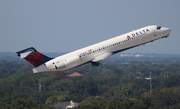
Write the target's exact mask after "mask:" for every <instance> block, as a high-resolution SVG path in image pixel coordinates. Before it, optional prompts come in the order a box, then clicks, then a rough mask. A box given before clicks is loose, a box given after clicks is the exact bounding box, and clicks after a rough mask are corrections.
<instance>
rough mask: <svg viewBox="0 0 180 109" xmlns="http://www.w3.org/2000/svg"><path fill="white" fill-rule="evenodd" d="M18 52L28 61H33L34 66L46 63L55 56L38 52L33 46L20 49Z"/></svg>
mask: <svg viewBox="0 0 180 109" xmlns="http://www.w3.org/2000/svg"><path fill="white" fill-rule="evenodd" d="M16 53H17V55H18V56H19V57H20V58H24V59H25V60H26V61H28V62H29V63H31V64H32V65H33V66H34V67H38V66H40V65H42V64H44V63H45V62H47V61H49V60H51V59H53V58H50V57H48V56H46V55H44V54H42V53H40V52H38V51H37V50H36V49H35V48H33V47H30V48H27V49H24V50H21V51H18V52H16Z"/></svg>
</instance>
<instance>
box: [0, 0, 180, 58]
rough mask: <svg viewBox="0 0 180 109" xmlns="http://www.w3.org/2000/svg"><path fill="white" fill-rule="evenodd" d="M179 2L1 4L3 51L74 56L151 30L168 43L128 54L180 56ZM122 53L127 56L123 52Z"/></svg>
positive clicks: (2, 0) (14, 0)
mask: <svg viewBox="0 0 180 109" xmlns="http://www.w3.org/2000/svg"><path fill="white" fill-rule="evenodd" d="M179 4H180V1H179V0H146V1H145V0H111V1H110V0H0V52H16V51H19V50H22V49H25V48H28V47H35V48H36V49H37V50H38V51H40V52H71V51H74V50H77V49H80V48H83V47H86V46H89V45H91V44H95V43H97V42H100V41H103V40H106V39H109V38H112V37H115V36H118V35H121V34H124V33H127V32H130V31H132V30H135V29H139V28H141V27H144V26H148V25H154V24H155V25H161V26H164V27H168V28H171V34H170V36H169V37H168V38H164V39H160V40H157V41H154V42H153V43H148V44H146V45H145V46H139V47H136V48H133V49H130V50H127V51H125V53H158V54H161V53H163V54H180V49H179V47H180V35H179V32H180V27H179V26H180V12H179V11H180V5H179ZM123 53H124V52H123Z"/></svg>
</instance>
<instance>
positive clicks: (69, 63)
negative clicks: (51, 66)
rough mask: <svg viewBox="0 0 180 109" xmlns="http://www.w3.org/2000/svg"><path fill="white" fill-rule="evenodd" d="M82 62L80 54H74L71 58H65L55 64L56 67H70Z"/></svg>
mask: <svg viewBox="0 0 180 109" xmlns="http://www.w3.org/2000/svg"><path fill="white" fill-rule="evenodd" d="M80 62H81V60H80V58H79V56H73V57H71V58H69V59H66V60H64V61H63V62H59V63H57V64H56V65H55V68H56V69H68V68H72V67H75V66H76V65H78V64H79V63H80Z"/></svg>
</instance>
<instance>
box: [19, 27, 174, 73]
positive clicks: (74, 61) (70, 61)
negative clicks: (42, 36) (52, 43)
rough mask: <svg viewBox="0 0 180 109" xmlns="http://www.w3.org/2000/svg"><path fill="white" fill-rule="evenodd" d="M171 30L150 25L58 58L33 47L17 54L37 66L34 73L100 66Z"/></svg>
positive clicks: (166, 34)
mask: <svg viewBox="0 0 180 109" xmlns="http://www.w3.org/2000/svg"><path fill="white" fill-rule="evenodd" d="M170 32H171V30H170V29H169V28H166V27H161V26H157V25H150V26H146V27H143V28H140V29H138V30H133V31H131V32H129V33H125V34H123V35H120V36H117V37H114V38H111V39H108V40H105V41H102V42H99V43H97V44H94V45H90V46H88V47H85V48H82V49H79V50H76V51H73V52H70V53H67V54H65V55H62V56H58V57H56V58H50V57H48V56H45V55H43V54H42V53H40V52H38V51H37V50H36V49H35V48H33V47H30V48H27V49H25V50H21V51H18V52H17V55H18V56H19V57H20V58H24V59H25V60H27V61H28V62H29V63H31V64H32V65H33V66H34V67H35V68H34V69H33V72H34V73H38V72H47V71H64V70H68V69H71V68H74V67H77V66H80V65H83V64H86V63H91V64H92V65H93V66H99V61H101V60H104V59H106V58H108V57H109V56H111V55H113V54H116V53H119V52H122V51H124V50H127V49H130V48H134V47H137V46H139V45H144V44H146V43H148V42H153V41H154V40H157V39H160V38H165V37H168V36H169V34H170Z"/></svg>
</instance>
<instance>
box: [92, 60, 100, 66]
mask: <svg viewBox="0 0 180 109" xmlns="http://www.w3.org/2000/svg"><path fill="white" fill-rule="evenodd" d="M91 64H92V66H99V64H100V63H99V61H97V62H91Z"/></svg>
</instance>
